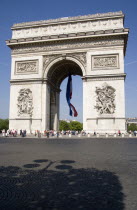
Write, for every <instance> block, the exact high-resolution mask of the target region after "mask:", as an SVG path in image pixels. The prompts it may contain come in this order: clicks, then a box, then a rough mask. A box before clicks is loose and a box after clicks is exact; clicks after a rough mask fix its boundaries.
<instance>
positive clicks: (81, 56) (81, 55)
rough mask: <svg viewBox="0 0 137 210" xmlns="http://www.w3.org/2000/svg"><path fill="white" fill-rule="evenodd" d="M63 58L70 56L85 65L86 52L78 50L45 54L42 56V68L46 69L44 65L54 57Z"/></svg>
mask: <svg viewBox="0 0 137 210" xmlns="http://www.w3.org/2000/svg"><path fill="white" fill-rule="evenodd" d="M60 57H62V58H64V59H66V57H72V58H75V59H76V60H78V61H80V63H82V64H83V66H84V67H86V52H78V53H66V54H64V55H63V54H56V55H45V56H44V59H43V60H44V62H43V69H44V70H46V67H47V66H48V65H49V64H50V63H51V62H52V61H53V60H55V59H57V58H60Z"/></svg>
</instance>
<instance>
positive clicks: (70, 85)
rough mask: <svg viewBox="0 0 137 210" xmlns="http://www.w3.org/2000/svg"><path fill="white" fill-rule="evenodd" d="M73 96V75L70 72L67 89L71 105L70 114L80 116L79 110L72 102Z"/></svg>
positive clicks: (67, 96)
mask: <svg viewBox="0 0 137 210" xmlns="http://www.w3.org/2000/svg"><path fill="white" fill-rule="evenodd" d="M71 98H72V77H71V74H70V73H69V76H68V83H67V89H66V99H67V103H68V106H69V114H70V116H72V115H73V116H74V117H77V116H78V113H77V110H76V109H75V107H74V106H73V105H72V104H71V103H70V100H71Z"/></svg>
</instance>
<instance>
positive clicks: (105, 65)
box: [91, 54, 119, 70]
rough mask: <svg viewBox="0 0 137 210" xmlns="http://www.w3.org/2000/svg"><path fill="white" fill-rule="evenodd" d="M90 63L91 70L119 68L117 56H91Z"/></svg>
mask: <svg viewBox="0 0 137 210" xmlns="http://www.w3.org/2000/svg"><path fill="white" fill-rule="evenodd" d="M91 62H92V70H98V69H117V68H119V56H118V54H115V55H97V56H92V58H91Z"/></svg>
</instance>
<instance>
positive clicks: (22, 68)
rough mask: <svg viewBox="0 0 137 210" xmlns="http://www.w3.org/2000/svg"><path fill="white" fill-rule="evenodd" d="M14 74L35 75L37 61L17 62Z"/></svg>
mask: <svg viewBox="0 0 137 210" xmlns="http://www.w3.org/2000/svg"><path fill="white" fill-rule="evenodd" d="M16 73H18V74H22V73H23V74H24V73H37V61H28V62H17V64H16Z"/></svg>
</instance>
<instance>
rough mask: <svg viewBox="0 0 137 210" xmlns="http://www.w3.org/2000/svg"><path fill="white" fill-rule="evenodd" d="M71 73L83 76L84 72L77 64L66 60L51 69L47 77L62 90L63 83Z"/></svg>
mask: <svg viewBox="0 0 137 210" xmlns="http://www.w3.org/2000/svg"><path fill="white" fill-rule="evenodd" d="M69 73H70V74H71V75H79V76H82V75H83V73H82V70H81V68H80V67H79V66H78V64H77V63H75V62H73V61H70V60H65V59H64V60H62V61H59V62H57V63H55V64H54V65H53V66H52V67H51V69H50V71H49V73H48V75H47V76H48V79H49V80H50V81H51V82H52V84H54V85H55V87H57V88H60V85H61V83H62V81H63V80H64V79H65V78H66V77H67V76H68V74H69Z"/></svg>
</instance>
